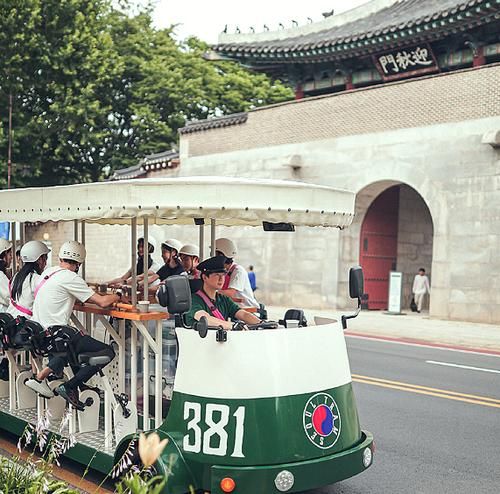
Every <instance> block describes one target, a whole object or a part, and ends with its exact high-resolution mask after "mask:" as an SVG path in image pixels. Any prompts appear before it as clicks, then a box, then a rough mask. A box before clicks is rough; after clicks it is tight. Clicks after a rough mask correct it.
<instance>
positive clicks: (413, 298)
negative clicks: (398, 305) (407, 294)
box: [410, 297, 418, 312]
mask: <svg viewBox="0 0 500 494" xmlns="http://www.w3.org/2000/svg"><path fill="white" fill-rule="evenodd" d="M410 309H411V311H412V312H417V310H418V307H417V304H416V303H415V297H412V298H411V302H410Z"/></svg>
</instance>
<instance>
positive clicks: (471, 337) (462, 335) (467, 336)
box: [268, 306, 500, 352]
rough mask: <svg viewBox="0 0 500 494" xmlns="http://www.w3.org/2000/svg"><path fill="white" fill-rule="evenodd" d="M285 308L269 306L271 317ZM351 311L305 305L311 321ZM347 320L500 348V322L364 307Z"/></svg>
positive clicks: (422, 337) (381, 331)
mask: <svg viewBox="0 0 500 494" xmlns="http://www.w3.org/2000/svg"><path fill="white" fill-rule="evenodd" d="M285 311H286V308H285V307H276V306H272V307H268V312H269V319H274V320H277V319H279V318H282V317H283V316H284V314H285ZM348 313H349V310H346V311H337V310H315V309H305V314H306V318H307V320H308V321H309V323H310V324H313V323H314V316H320V317H326V318H333V319H340V316H341V315H342V314H348ZM347 323H348V332H350V333H359V334H364V335H367V336H368V335H369V336H378V337H384V338H396V339H409V340H418V341H421V342H423V343H431V344H441V345H450V346H461V347H467V348H473V349H484V350H489V351H496V352H500V326H498V325H494V324H480V323H471V322H463V321H444V320H440V319H431V318H430V317H429V315H428V314H427V313H421V314H416V313H412V312H407V313H405V315H389V314H386V313H384V312H383V311H362V312H361V313H360V314H359V316H358V317H357V318H356V319H351V320H349V321H348V322H347Z"/></svg>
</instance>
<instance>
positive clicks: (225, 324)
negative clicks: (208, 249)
mask: <svg viewBox="0 0 500 494" xmlns="http://www.w3.org/2000/svg"><path fill="white" fill-rule="evenodd" d="M224 261H225V260H224V259H223V258H222V257H221V256H215V257H210V258H209V259H206V260H205V261H203V262H201V263H200V264H199V265H198V269H199V270H200V273H201V280H202V282H203V286H202V288H201V289H200V290H198V291H197V292H196V293H195V294H193V296H192V302H191V310H190V311H189V312H188V313H187V314H186V316H185V318H186V324H188V325H189V326H192V325H193V323H194V322H195V321H199V320H200V319H201V318H202V317H206V318H207V322H208V325H209V326H221V327H222V328H223V329H245V326H244V325H245V324H259V323H261V322H262V321H261V320H260V319H259V318H258V317H257V316H255V315H254V314H251V313H250V312H247V311H246V310H244V309H242V308H241V307H240V306H239V305H237V304H236V303H235V302H233V300H231V298H229V297H227V296H226V295H222V294H221V293H220V290H221V289H222V286H223V285H224V278H225V277H226V274H227V270H226V267H225V263H224ZM229 319H232V321H230V320H229ZM242 323H243V325H242Z"/></svg>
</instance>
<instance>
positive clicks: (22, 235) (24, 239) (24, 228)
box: [19, 222, 26, 247]
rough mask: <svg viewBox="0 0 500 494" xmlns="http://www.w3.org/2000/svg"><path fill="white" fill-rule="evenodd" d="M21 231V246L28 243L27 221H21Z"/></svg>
mask: <svg viewBox="0 0 500 494" xmlns="http://www.w3.org/2000/svg"><path fill="white" fill-rule="evenodd" d="M19 227H20V229H19V230H20V233H19V241H20V242H21V247H22V246H23V245H24V244H25V243H26V227H25V223H24V222H23V223H19Z"/></svg>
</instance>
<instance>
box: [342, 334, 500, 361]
mask: <svg viewBox="0 0 500 494" xmlns="http://www.w3.org/2000/svg"><path fill="white" fill-rule="evenodd" d="M345 337H346V338H353V339H355V340H366V341H376V342H378V343H391V344H393V345H403V346H415V347H419V348H430V349H431V350H432V349H435V350H447V351H448V352H457V353H472V354H473V355H484V356H486V357H495V358H500V355H496V354H494V353H487V352H481V351H478V350H468V349H466V348H464V349H462V348H448V347H443V346H436V345H426V344H425V343H413V342H410V341H393V340H386V339H383V338H377V337H376V336H360V335H354V334H348V333H346V334H345Z"/></svg>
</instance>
